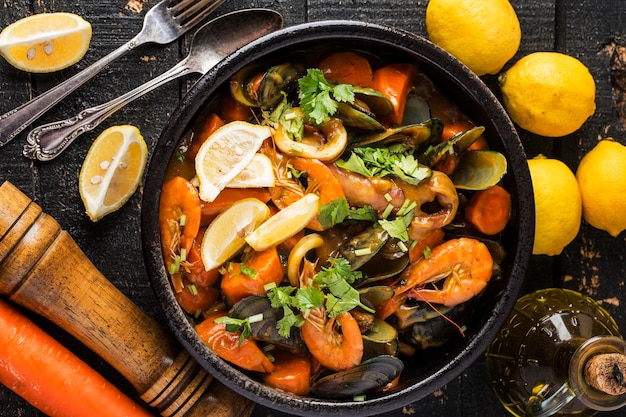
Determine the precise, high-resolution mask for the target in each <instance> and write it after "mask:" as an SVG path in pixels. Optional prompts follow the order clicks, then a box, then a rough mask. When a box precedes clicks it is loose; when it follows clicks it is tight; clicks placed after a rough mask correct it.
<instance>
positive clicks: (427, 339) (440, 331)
mask: <svg viewBox="0 0 626 417" xmlns="http://www.w3.org/2000/svg"><path fill="white" fill-rule="evenodd" d="M470 304H472V303H470V302H466V303H461V304H458V305H456V306H454V307H453V308H452V309H450V310H448V311H447V312H446V313H445V315H444V314H443V313H438V314H437V315H436V316H434V317H433V318H431V319H429V320H426V321H423V322H418V323H415V324H413V326H412V328H411V343H412V344H414V345H416V346H417V347H418V348H420V349H422V350H423V349H428V348H433V347H439V346H443V345H444V344H446V343H448V342H449V341H450V340H452V339H453V338H455V337H459V336H460V335H461V334H462V331H463V328H464V327H465V321H466V320H467V317H468V316H469V313H470V310H471V307H470Z"/></svg>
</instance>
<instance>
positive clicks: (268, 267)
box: [220, 246, 284, 304]
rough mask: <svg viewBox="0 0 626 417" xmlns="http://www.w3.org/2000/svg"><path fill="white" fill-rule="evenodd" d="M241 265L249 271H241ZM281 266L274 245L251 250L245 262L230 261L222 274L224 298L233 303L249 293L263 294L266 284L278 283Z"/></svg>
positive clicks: (282, 272)
mask: <svg viewBox="0 0 626 417" xmlns="http://www.w3.org/2000/svg"><path fill="white" fill-rule="evenodd" d="M242 265H244V266H245V267H247V268H249V273H243V272H242V270H241V269H242V268H241V267H242ZM283 275H284V271H283V266H282V264H281V262H280V257H279V256H278V250H277V249H276V247H275V246H273V247H271V248H269V249H267V250H264V251H262V252H253V253H252V256H251V257H250V259H249V260H247V261H246V262H245V263H243V264H242V263H238V262H232V263H230V264H229V267H228V271H227V272H226V273H225V274H224V275H223V276H222V281H221V284H220V286H221V289H222V294H224V296H225V297H226V299H227V300H228V301H229V302H230V303H232V304H234V303H236V302H237V301H239V300H241V299H242V298H244V297H247V296H250V295H260V294H265V289H264V288H263V287H264V286H265V285H266V284H269V283H272V282H273V283H275V284H276V285H278V284H280V282H281V281H282V279H283Z"/></svg>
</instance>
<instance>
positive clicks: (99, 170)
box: [78, 125, 148, 222]
mask: <svg viewBox="0 0 626 417" xmlns="http://www.w3.org/2000/svg"><path fill="white" fill-rule="evenodd" d="M147 160H148V147H147V146H146V142H145V141H144V140H143V137H142V136H141V133H140V132H139V129H137V128H136V127H135V126H130V125H122V126H112V127H110V128H108V129H106V130H105V131H104V132H102V133H101V134H100V136H98V138H96V140H95V141H94V142H93V144H92V145H91V148H90V149H89V152H88V153H87V156H86V157H85V160H84V162H83V166H82V168H81V170H80V175H79V177H78V188H79V191H80V196H81V198H82V199H83V203H84V204H85V209H86V211H87V214H88V215H89V217H90V218H91V220H92V221H94V222H96V221H98V220H100V219H101V218H102V217H104V216H105V215H107V214H109V213H111V212H114V211H115V210H117V209H119V208H120V207H121V206H122V205H123V204H124V203H126V201H128V199H129V198H130V196H131V195H133V193H134V192H135V190H136V189H137V186H138V185H139V181H140V180H141V177H142V176H143V171H144V168H145V167H146V161H147Z"/></svg>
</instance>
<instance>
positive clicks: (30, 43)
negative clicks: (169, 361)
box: [0, 13, 91, 72]
mask: <svg viewBox="0 0 626 417" xmlns="http://www.w3.org/2000/svg"><path fill="white" fill-rule="evenodd" d="M90 41H91V25H90V24H89V22H87V21H86V20H84V19H83V18H81V17H80V16H77V15H75V14H73V13H41V14H36V15H33V16H29V17H25V18H23V19H20V20H18V21H17V22H15V23H12V24H10V25H9V26H7V27H6V28H4V30H3V31H2V32H1V33H0V55H2V56H3V57H4V59H6V60H7V61H8V62H9V63H10V64H11V65H13V66H14V67H15V68H18V69H21V70H23V71H28V72H52V71H58V70H61V69H64V68H67V67H69V66H70V65H73V64H75V63H77V62H78V61H80V59H81V58H82V57H83V56H85V53H87V49H89V42H90Z"/></svg>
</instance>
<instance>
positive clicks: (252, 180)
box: [226, 153, 276, 188]
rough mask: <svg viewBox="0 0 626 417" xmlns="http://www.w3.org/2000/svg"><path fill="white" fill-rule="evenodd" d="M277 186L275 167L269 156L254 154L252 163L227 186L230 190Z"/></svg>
mask: <svg viewBox="0 0 626 417" xmlns="http://www.w3.org/2000/svg"><path fill="white" fill-rule="evenodd" d="M275 184H276V177H275V176H274V167H273V166H272V161H271V160H270V158H269V157H268V156H267V155H264V154H262V153H256V154H254V157H253V158H252V161H250V163H249V164H248V166H246V167H245V168H244V169H243V171H241V172H240V173H239V174H237V176H236V177H235V178H233V179H232V180H230V182H229V183H228V184H227V185H226V187H229V188H255V187H273V186H274V185H275Z"/></svg>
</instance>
